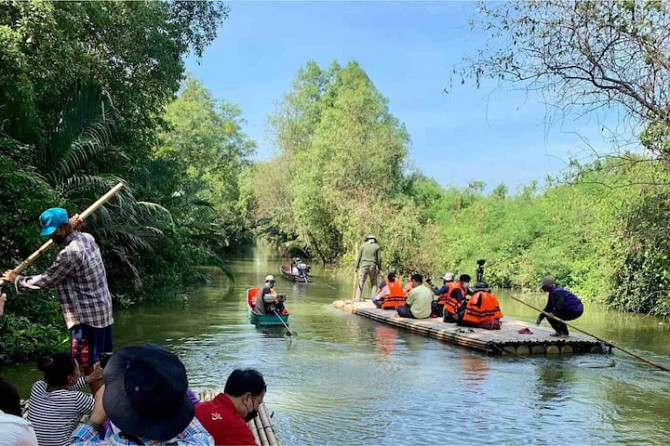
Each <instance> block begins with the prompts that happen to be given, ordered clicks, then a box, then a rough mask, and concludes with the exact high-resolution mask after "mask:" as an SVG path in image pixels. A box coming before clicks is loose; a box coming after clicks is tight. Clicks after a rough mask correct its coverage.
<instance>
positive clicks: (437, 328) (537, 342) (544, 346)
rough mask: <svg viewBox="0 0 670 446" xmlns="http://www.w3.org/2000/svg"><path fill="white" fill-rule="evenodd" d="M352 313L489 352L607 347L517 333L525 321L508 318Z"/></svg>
mask: <svg viewBox="0 0 670 446" xmlns="http://www.w3.org/2000/svg"><path fill="white" fill-rule="evenodd" d="M353 305H354V307H353V313H354V314H356V315H359V316H363V317H366V318H368V319H372V320H375V321H378V322H381V323H383V324H386V325H392V326H394V327H399V328H403V329H405V330H409V331H411V332H412V333H417V334H420V335H423V336H427V337H430V338H434V339H437V340H439V341H442V342H447V343H450V344H456V345H460V346H462V347H466V348H469V349H472V350H478V351H481V352H484V353H486V354H489V355H513V356H519V357H523V356H529V355H546V354H549V355H554V354H556V355H557V354H564V355H570V354H577V353H605V352H606V349H605V348H603V344H601V343H600V342H598V340H597V339H595V338H592V337H590V336H583V335H570V337H569V338H567V339H563V338H555V337H552V336H550V334H551V333H553V331H551V330H547V329H545V328H541V327H535V326H532V328H531V330H532V331H533V334H531V335H527V334H520V333H518V330H519V329H521V328H527V327H528V324H526V323H524V322H521V321H516V320H513V319H510V318H503V319H502V328H501V329H500V330H485V329H483V328H470V327H461V326H458V325H456V324H449V323H445V322H443V321H442V318H431V319H407V318H400V317H397V313H396V312H395V311H393V310H381V309H379V308H377V307H375V306H374V305H373V304H372V302H370V301H365V302H354V304H353ZM333 306H334V307H335V308H338V309H341V310H344V311H347V312H351V311H352V308H351V301H343V300H338V301H335V302H333Z"/></svg>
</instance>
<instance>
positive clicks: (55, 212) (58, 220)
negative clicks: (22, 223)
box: [40, 208, 68, 237]
mask: <svg viewBox="0 0 670 446" xmlns="http://www.w3.org/2000/svg"><path fill="white" fill-rule="evenodd" d="M66 221H68V217H67V211H66V210H65V209H63V208H50V209H47V210H46V211H44V212H42V215H40V225H41V226H42V232H40V235H41V236H43V237H45V236H47V235H51V234H53V233H54V232H56V229H58V227H59V226H60V225H62V224H63V223H65V222H66Z"/></svg>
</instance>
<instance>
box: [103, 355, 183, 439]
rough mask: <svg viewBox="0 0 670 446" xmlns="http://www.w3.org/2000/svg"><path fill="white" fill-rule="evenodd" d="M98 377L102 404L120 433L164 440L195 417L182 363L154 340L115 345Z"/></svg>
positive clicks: (177, 432)
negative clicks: (102, 385) (151, 342)
mask: <svg viewBox="0 0 670 446" xmlns="http://www.w3.org/2000/svg"><path fill="white" fill-rule="evenodd" d="M102 376H103V379H104V381H105V393H104V394H103V397H102V406H103V408H104V409H105V413H106V414H107V416H108V417H109V419H110V420H111V422H112V423H114V425H115V426H116V427H118V428H119V429H120V430H121V431H122V432H125V433H127V434H132V435H136V436H138V437H144V438H147V439H150V440H158V441H166V440H170V439H172V438H174V437H175V436H177V435H178V434H179V433H180V432H183V431H184V429H186V427H187V426H188V425H189V424H190V423H191V421H192V420H193V417H194V416H195V407H194V406H193V403H192V402H191V400H190V399H189V398H188V396H187V394H186V391H187V390H188V379H187V378H186V369H185V368H184V364H182V363H181V361H180V360H179V358H177V357H176V356H175V355H173V354H172V353H170V352H168V351H167V350H165V349H164V348H163V347H161V346H159V345H156V344H149V343H148V344H144V345H141V346H136V347H124V348H121V349H119V350H117V351H116V352H114V354H113V355H112V357H111V358H110V359H109V362H108V363H107V365H106V366H105V369H104V371H103V375H102Z"/></svg>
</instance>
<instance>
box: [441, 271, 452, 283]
mask: <svg viewBox="0 0 670 446" xmlns="http://www.w3.org/2000/svg"><path fill="white" fill-rule="evenodd" d="M442 280H446V281H447V282H449V281H450V280H454V273H445V274H444V276H442Z"/></svg>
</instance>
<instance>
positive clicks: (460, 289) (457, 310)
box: [436, 274, 471, 322]
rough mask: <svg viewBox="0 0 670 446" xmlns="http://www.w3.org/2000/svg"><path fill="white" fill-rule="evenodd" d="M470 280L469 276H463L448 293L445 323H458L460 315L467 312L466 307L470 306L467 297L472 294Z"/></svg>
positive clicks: (444, 312) (445, 306) (444, 313)
mask: <svg viewBox="0 0 670 446" xmlns="http://www.w3.org/2000/svg"><path fill="white" fill-rule="evenodd" d="M470 280H471V277H470V276H469V275H468V274H461V275H460V277H459V278H458V283H457V284H453V285H452V286H451V287H450V289H449V291H448V292H447V293H446V296H445V304H444V307H443V309H444V311H443V316H444V318H443V320H444V322H456V321H457V319H458V315H459V314H462V313H463V311H465V306H466V305H467V304H468V301H467V295H468V294H469V293H470V289H469V288H470ZM438 291H440V290H438ZM436 294H437V293H436ZM440 294H442V293H440Z"/></svg>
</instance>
